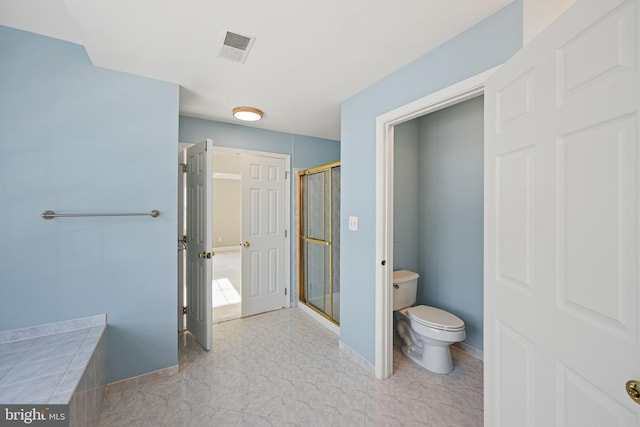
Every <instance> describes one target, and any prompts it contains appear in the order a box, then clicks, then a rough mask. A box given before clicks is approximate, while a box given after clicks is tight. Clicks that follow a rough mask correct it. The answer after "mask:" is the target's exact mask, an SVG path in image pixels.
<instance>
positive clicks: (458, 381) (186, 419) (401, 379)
mask: <svg viewBox="0 0 640 427" xmlns="http://www.w3.org/2000/svg"><path fill="white" fill-rule="evenodd" d="M213 330H214V347H213V349H212V350H211V351H209V352H207V351H204V350H203V349H202V347H200V346H199V345H198V344H197V343H196V342H195V341H194V340H193V339H192V338H190V337H189V336H187V337H180V338H179V339H178V342H179V363H180V370H179V373H177V374H175V375H173V376H171V377H168V378H159V379H158V380H155V381H150V382H148V383H144V384H140V385H137V386H134V385H132V386H131V387H129V388H125V389H124V390H119V391H118V392H115V393H110V394H108V395H107V397H106V398H105V402H104V405H103V410H102V412H101V414H100V421H99V425H100V426H101V427H118V426H126V427H132V426H154V427H159V426H178V425H179V426H193V427H201V426H202V427H208V426H216V427H217V426H224V427H226V426H376V427H377V426H387V425H388V426H429V427H440V426H455V427H467V426H468V427H480V426H482V424H483V409H482V405H483V400H482V387H483V386H482V378H483V373H482V362H481V361H479V360H477V359H475V358H474V357H472V356H469V355H468V354H466V353H464V352H462V351H460V350H458V349H453V351H452V354H453V358H454V364H455V370H454V371H453V372H452V373H451V374H449V375H438V374H433V373H431V372H428V371H426V370H424V369H422V368H421V367H420V366H418V365H417V364H415V363H414V362H412V361H411V360H409V359H407V358H406V357H404V356H403V355H402V354H401V353H400V352H399V348H398V347H397V346H396V347H395V349H394V375H393V376H392V377H391V378H390V379H388V380H377V379H375V378H374V376H373V374H372V372H370V371H368V370H366V369H364V368H362V367H361V366H360V365H359V364H358V363H356V362H355V361H353V360H352V359H351V358H350V357H349V356H348V355H346V354H345V353H344V352H342V351H341V350H340V349H339V348H338V338H337V337H336V336H335V335H334V334H333V333H331V332H329V331H328V330H326V329H325V328H324V327H322V326H321V325H320V324H319V323H317V322H316V321H315V320H313V319H311V318H310V317H309V316H308V315H307V314H305V313H303V312H301V311H300V310H298V309H285V310H279V311H275V312H271V313H266V314H263V315H259V316H253V317H250V318H245V319H237V320H232V321H229V322H223V323H217V324H215V325H214V327H213Z"/></svg>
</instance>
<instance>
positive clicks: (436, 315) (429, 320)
mask: <svg viewBox="0 0 640 427" xmlns="http://www.w3.org/2000/svg"><path fill="white" fill-rule="evenodd" d="M407 317H409V319H411V320H412V321H414V322H417V323H420V324H421V325H424V326H427V327H429V328H433V329H438V330H441V331H448V332H459V331H463V330H464V322H463V321H462V319H460V318H459V317H458V316H456V315H454V314H451V313H449V312H447V311H444V310H440V309H439V308H435V307H429V306H428V305H418V306H415V307H411V308H409V309H408V310H407Z"/></svg>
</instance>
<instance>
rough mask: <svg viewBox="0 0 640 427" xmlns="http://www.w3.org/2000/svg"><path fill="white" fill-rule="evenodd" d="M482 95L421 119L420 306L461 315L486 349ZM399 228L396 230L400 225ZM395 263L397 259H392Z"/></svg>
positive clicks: (470, 336)
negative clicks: (484, 329) (484, 330)
mask: <svg viewBox="0 0 640 427" xmlns="http://www.w3.org/2000/svg"><path fill="white" fill-rule="evenodd" d="M483 102H484V97H478V98H474V99H471V100H469V101H466V102H463V103H461V104H457V105H454V106H451V107H449V108H445V109H444V110H440V111H436V112H434V113H431V114H429V115H427V116H424V117H422V118H420V119H416V121H418V122H419V127H420V136H419V154H418V157H419V162H420V166H419V173H418V176H417V182H418V217H419V221H418V228H417V231H418V233H417V234H418V242H419V245H418V270H417V272H418V273H419V274H420V279H419V280H418V296H417V302H418V304H426V305H432V306H434V307H438V308H441V309H443V310H447V311H450V312H451V313H454V314H456V315H457V316H458V317H460V318H461V319H462V320H464V322H465V329H466V332H467V339H466V341H465V342H466V343H467V344H469V345H470V346H472V347H475V348H477V349H479V350H482V349H483V339H482V334H483V327H482V325H483V293H484V288H483V273H482V272H483V267H482V261H483V206H484V204H483V177H484V174H483V157H484V106H483ZM394 231H395V230H394ZM394 262H395V259H394Z"/></svg>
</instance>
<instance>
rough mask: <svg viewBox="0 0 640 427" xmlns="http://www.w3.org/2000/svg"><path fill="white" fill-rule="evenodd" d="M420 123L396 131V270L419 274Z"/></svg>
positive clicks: (394, 265)
mask: <svg viewBox="0 0 640 427" xmlns="http://www.w3.org/2000/svg"><path fill="white" fill-rule="evenodd" d="M419 140H420V121H419V120H411V121H408V122H406V123H402V124H400V125H398V126H396V127H395V128H394V129H393V141H394V144H393V163H394V168H393V170H394V174H393V269H394V270H409V271H418V217H419V211H418V170H419V167H420V165H419V151H418V149H419V144H418V142H419Z"/></svg>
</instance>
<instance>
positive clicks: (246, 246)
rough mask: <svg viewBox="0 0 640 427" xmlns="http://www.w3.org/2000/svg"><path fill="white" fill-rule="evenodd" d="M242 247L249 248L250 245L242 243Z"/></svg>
mask: <svg viewBox="0 0 640 427" xmlns="http://www.w3.org/2000/svg"><path fill="white" fill-rule="evenodd" d="M242 246H244V247H245V248H248V247H249V246H251V245H250V244H249V242H244V243H243V244H242Z"/></svg>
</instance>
